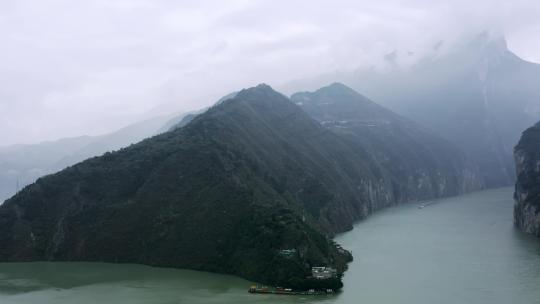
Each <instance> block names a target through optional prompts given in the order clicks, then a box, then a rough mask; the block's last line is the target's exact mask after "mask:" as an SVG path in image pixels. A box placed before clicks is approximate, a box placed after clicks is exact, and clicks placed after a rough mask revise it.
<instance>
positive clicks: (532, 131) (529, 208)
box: [514, 122, 540, 236]
mask: <svg viewBox="0 0 540 304" xmlns="http://www.w3.org/2000/svg"><path fill="white" fill-rule="evenodd" d="M514 159H515V162H516V175H517V182H516V192H515V194H514V199H515V201H516V204H515V206H514V223H515V225H516V226H517V227H518V228H519V229H521V230H523V231H525V232H527V233H531V234H534V235H536V236H540V122H539V123H537V124H536V125H534V126H533V127H531V128H529V129H527V130H526V131H525V132H523V135H522V136H521V139H520V141H519V143H518V145H517V146H516V147H515V149H514Z"/></svg>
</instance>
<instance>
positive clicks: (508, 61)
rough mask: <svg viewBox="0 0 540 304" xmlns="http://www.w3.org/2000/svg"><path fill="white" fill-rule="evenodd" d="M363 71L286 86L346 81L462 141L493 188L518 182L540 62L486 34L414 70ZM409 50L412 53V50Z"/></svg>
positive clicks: (539, 85) (536, 113) (538, 114)
mask: <svg viewBox="0 0 540 304" xmlns="http://www.w3.org/2000/svg"><path fill="white" fill-rule="evenodd" d="M400 55H402V54H393V56H388V61H389V64H388V68H387V69H386V70H383V71H379V70H377V69H358V70H355V71H354V72H347V73H334V74H331V75H330V74H329V75H321V76H318V77H314V78H311V79H304V80H298V81H294V82H291V83H289V84H288V85H286V86H284V90H285V91H287V92H295V91H299V90H312V89H315V88H318V87H320V86H322V85H324V84H326V83H328V82H329V81H340V82H343V83H345V84H347V85H349V86H350V87H352V88H353V89H355V90H357V91H358V92H361V93H362V94H365V95H366V96H368V97H369V98H372V99H373V100H375V101H377V102H378V103H380V104H382V105H385V106H387V107H388V108H389V109H391V110H394V111H395V112H397V113H399V114H402V115H403V116H405V117H407V118H409V119H412V120H413V121H416V122H418V123H420V124H421V125H423V126H425V127H426V128H428V129H429V130H431V131H433V132H435V133H436V134H439V135H440V136H442V137H443V138H445V139H447V140H449V141H450V142H453V143H454V144H456V145H457V146H458V147H459V148H460V149H462V150H463V151H464V152H465V153H466V154H467V156H468V157H469V158H470V159H471V160H472V161H474V162H475V163H476V164H478V165H479V167H480V170H481V172H482V175H483V178H484V180H485V181H486V185H487V186H488V187H500V186H509V185H512V184H513V182H514V180H515V169H514V164H513V158H512V150H513V147H514V146H515V145H516V144H517V142H518V140H519V137H520V134H521V132H523V130H525V129H526V128H528V127H529V126H531V125H533V124H534V123H536V122H537V121H538V120H540V65H539V64H535V63H531V62H527V61H524V60H522V59H520V58H519V57H518V56H516V55H515V54H513V53H512V52H511V51H509V50H508V48H507V44H506V41H505V39H504V38H501V37H499V38H492V37H490V36H489V35H488V34H487V33H484V34H481V35H479V36H477V37H476V38H475V39H473V40H472V41H469V42H468V43H464V44H463V45H462V46H461V47H458V48H456V49H453V50H451V51H450V52H447V53H440V54H439V53H435V55H433V56H432V57H429V58H425V59H423V60H421V61H420V62H418V63H416V64H415V65H413V66H412V67H409V68H400V67H399V66H398V65H396V64H393V62H392V60H393V58H394V57H395V56H400ZM403 56H407V55H406V54H405V55H403Z"/></svg>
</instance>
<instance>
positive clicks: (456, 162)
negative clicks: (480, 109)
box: [291, 83, 483, 202]
mask: <svg viewBox="0 0 540 304" xmlns="http://www.w3.org/2000/svg"><path fill="white" fill-rule="evenodd" d="M291 99H292V101H293V102H295V103H296V104H298V105H300V107H302V109H304V110H305V111H306V112H307V113H308V114H310V115H311V116H312V117H314V118H315V119H317V120H318V121H320V122H321V124H322V125H323V126H325V127H327V128H329V129H330V130H332V131H334V132H335V133H336V134H339V135H340V136H342V137H343V138H345V139H346V140H347V141H348V142H352V143H354V144H356V145H358V146H361V147H362V148H363V149H365V150H366V151H368V152H369V153H370V154H371V155H372V157H373V159H374V160H375V161H376V162H377V163H378V165H379V166H380V167H381V168H383V172H384V175H385V179H386V180H389V181H391V183H392V185H394V186H393V188H394V196H395V200H397V201H399V202H406V201H410V200H425V199H431V198H434V197H442V196H451V195H457V194H460V193H464V192H468V191H471V190H477V189H480V188H482V187H483V182H482V178H481V177H480V173H479V171H478V168H477V167H476V166H475V165H474V164H473V163H471V162H470V161H468V160H467V159H466V157H465V155H464V153H463V152H461V151H460V150H459V149H458V148H457V147H455V146H454V145H452V144H450V143H449V142H447V141H446V140H443V139H442V138H440V137H438V136H435V135H434V134H432V133H431V132H429V131H427V130H425V129H424V128H422V127H421V126H419V125H418V124H416V123H414V122H412V121H410V120H408V119H405V118H403V117H401V116H399V115H397V114H395V113H393V112H392V111H390V110H388V109H386V108H384V107H382V106H380V105H378V104H376V103H375V102H373V101H371V100H369V99H367V98H366V97H364V96H362V95H360V94H359V93H357V92H355V91H354V90H352V89H350V88H348V87H346V86H345V85H343V84H339V83H334V84H332V85H330V86H327V87H324V88H321V89H319V90H317V91H315V92H311V93H310V92H305V93H296V94H294V95H293V96H292V97H291Z"/></svg>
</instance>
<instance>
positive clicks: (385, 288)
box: [0, 188, 540, 304]
mask: <svg viewBox="0 0 540 304" xmlns="http://www.w3.org/2000/svg"><path fill="white" fill-rule="evenodd" d="M512 204H513V202H512V189H509V188H507V189H497V190H490V191H484V192H478V193H473V194H470V195H465V196H461V197H457V198H449V199H444V200H440V201H437V203H436V204H430V205H427V206H426V207H424V208H422V209H418V208H417V205H416V204H409V205H404V206H399V207H394V208H389V209H386V210H384V211H382V212H379V213H377V214H375V215H374V216H372V217H370V218H369V219H368V220H366V221H364V222H361V223H359V224H358V225H356V227H355V229H354V230H353V231H351V232H348V233H345V234H343V235H340V236H338V237H337V241H338V242H340V243H341V244H343V246H344V247H345V248H348V249H351V250H352V251H353V255H354V258H355V260H354V262H353V263H351V264H350V268H349V271H348V272H347V273H346V276H345V280H344V281H345V288H344V290H343V292H342V293H340V294H339V295H334V296H323V297H309V296H307V297H306V296H297V297H294V296H279V295H252V294H248V293H247V288H248V287H249V285H250V283H249V282H248V281H245V280H243V279H240V278H236V277H232V276H226V275H219V274H211V273H204V272H196V271H189V270H176V269H165V268H152V267H147V266H141V265H127V264H102V263H41V262H40V263H15V264H0V303H2V304H4V303H7V304H12V303H13V304H14V303H17V304H24V303H40V304H41V303H45V304H48V303H59V304H63V303H75V302H76V303H82V304H84V303H119V304H123V303H126V304H127V303H129V304H137V303H156V304H157V303H160V304H161V303H163V304H165V303H190V304H192V303H193V304H197V303H308V302H310V303H311V302H317V303H355V304H356V303H415V304H422V303H430V304H432V303H475V304H476V303H505V304H506V303H540V288H538V287H539V286H540V240H538V239H536V238H534V237H531V236H528V235H524V234H523V233H520V232H519V231H516V230H515V229H514V228H513V225H512Z"/></svg>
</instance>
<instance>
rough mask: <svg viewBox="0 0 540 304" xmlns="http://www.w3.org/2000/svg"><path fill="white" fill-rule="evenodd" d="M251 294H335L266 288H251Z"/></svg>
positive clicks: (324, 291)
mask: <svg viewBox="0 0 540 304" xmlns="http://www.w3.org/2000/svg"><path fill="white" fill-rule="evenodd" d="M248 292H249V293H261V294H277V295H293V296H294V295H297V296H321V295H330V294H334V291H333V290H332V289H327V290H314V289H310V290H306V291H303V290H292V289H289V288H280V287H276V288H269V287H266V286H262V287H259V286H251V287H250V288H249V290H248Z"/></svg>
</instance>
